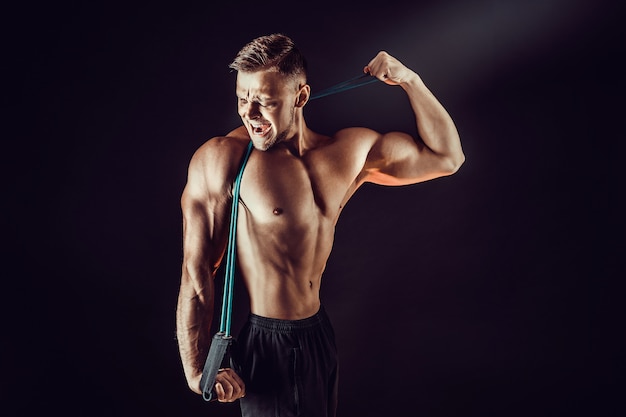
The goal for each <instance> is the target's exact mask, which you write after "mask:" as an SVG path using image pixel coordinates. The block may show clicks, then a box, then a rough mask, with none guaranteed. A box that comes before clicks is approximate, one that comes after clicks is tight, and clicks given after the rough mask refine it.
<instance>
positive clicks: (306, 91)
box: [296, 84, 311, 107]
mask: <svg viewBox="0 0 626 417" xmlns="http://www.w3.org/2000/svg"><path fill="white" fill-rule="evenodd" d="M309 97H311V87H310V86H309V85H308V84H303V85H300V90H299V91H298V95H297V96H296V107H304V105H305V104H306V103H307V101H309Z"/></svg>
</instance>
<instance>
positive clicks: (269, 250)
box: [237, 210, 334, 320]
mask: <svg viewBox="0 0 626 417" xmlns="http://www.w3.org/2000/svg"><path fill="white" fill-rule="evenodd" d="M242 212H243V210H242V211H240V214H241V213H242ZM281 220H283V219H278V220H277V221H276V223H280V222H281ZM324 223H328V224H324ZM289 226H290V227H287V224H286V222H285V225H280V224H270V225H268V224H265V225H260V224H256V223H255V222H254V220H253V219H251V218H250V213H249V212H246V214H244V215H243V216H241V217H240V221H239V222H238V226H237V227H238V229H239V232H238V234H237V243H238V244H237V251H238V262H239V266H240V268H241V275H242V276H243V279H244V281H245V284H246V288H247V290H248V294H249V297H250V309H251V312H252V313H253V314H256V315H259V316H263V317H271V318H277V319H284V320H298V319H303V318H307V317H311V316H312V315H314V314H315V313H317V311H318V310H319V308H320V296H319V292H320V285H321V279H322V272H323V271H324V267H325V266H326V261H327V259H328V256H329V254H330V249H331V247H332V240H333V235H334V225H333V224H332V222H328V221H327V220H326V219H324V218H321V219H320V218H318V219H315V218H312V219H310V220H309V222H308V224H300V225H298V226H295V225H293V224H290V225H289Z"/></svg>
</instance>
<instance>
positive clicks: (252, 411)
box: [232, 308, 338, 417]
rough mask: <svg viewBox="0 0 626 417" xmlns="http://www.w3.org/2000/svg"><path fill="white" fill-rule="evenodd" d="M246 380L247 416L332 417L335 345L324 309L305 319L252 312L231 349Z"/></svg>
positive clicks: (243, 407) (243, 405)
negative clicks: (272, 317) (286, 318)
mask: <svg viewBox="0 0 626 417" xmlns="http://www.w3.org/2000/svg"><path fill="white" fill-rule="evenodd" d="M232 361H233V368H234V369H235V370H236V371H237V373H238V374H239V375H240V376H241V377H242V379H243V380H244V382H245V383H246V396H245V397H244V398H242V399H241V400H240V404H241V414H242V416H244V417H248V416H249V417H265V416H267V417H291V416H306V417H334V416H335V413H336V409H337V383H338V373H337V371H338V368H337V348H336V345H335V334H334V331H333V328H332V326H331V323H330V321H329V319H328V317H327V315H326V313H325V311H324V309H323V308H320V310H319V312H318V313H317V314H315V315H314V316H312V317H309V318H306V319H302V320H277V319H270V318H266V317H260V316H257V315H254V314H251V315H250V317H249V319H248V322H247V323H246V324H245V325H244V327H243V328H242V330H241V332H240V334H239V337H238V338H237V342H236V344H235V345H234V346H233V351H232Z"/></svg>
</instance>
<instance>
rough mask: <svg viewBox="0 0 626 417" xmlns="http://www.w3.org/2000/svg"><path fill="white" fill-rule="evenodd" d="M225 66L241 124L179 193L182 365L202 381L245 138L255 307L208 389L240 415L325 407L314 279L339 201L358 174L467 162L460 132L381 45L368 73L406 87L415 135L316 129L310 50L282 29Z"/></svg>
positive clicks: (242, 216) (246, 240) (201, 152)
mask: <svg viewBox="0 0 626 417" xmlns="http://www.w3.org/2000/svg"><path fill="white" fill-rule="evenodd" d="M230 67H231V68H232V69H234V70H236V71H237V83H236V94H237V99H238V112H239V115H240V116H241V120H242V121H243V126H241V127H239V128H237V129H235V130H234V131H232V132H230V133H229V134H228V135H226V136H222V137H215V138H213V139H211V140H209V141H207V142H206V143H204V144H203V145H202V146H201V147H200V148H199V149H198V150H197V151H196V152H195V154H194V155H193V157H192V159H191V161H190V164H189V171H188V182H187V185H186V187H185V189H184V192H183V195H182V199H181V204H182V212H183V225H184V227H183V246H184V248H183V251H184V259H183V266H182V279H181V286H180V294H179V299H178V308H177V337H178V341H179V347H180V355H181V359H182V363H183V368H184V372H185V376H186V378H187V382H188V384H189V387H190V388H191V389H192V390H193V391H194V392H196V393H200V392H201V390H200V378H201V373H202V369H203V365H204V360H205V358H206V355H207V352H208V346H209V344H210V340H211V334H210V328H211V323H212V320H213V308H214V294H215V291H214V277H215V273H216V271H217V269H218V267H219V265H220V262H221V261H222V258H223V255H224V252H225V248H226V244H227V236H228V225H229V216H230V207H231V202H232V184H233V180H234V178H235V176H236V173H237V170H238V167H239V164H240V161H241V159H242V157H243V154H244V152H245V149H246V146H247V145H248V143H249V141H252V143H253V145H254V149H253V150H252V153H251V155H250V158H249V161H248V163H247V166H246V168H245V171H244V174H243V178H242V182H241V194H240V201H239V204H240V210H239V219H238V223H237V257H238V268H239V273H240V274H241V276H242V278H243V280H244V282H245V285H246V288H247V290H248V293H249V296H250V318H249V320H248V322H247V323H246V324H245V325H244V327H243V329H242V330H241V332H240V334H239V336H238V338H237V344H236V347H235V348H233V353H232V355H233V359H232V362H233V368H234V369H231V368H227V369H224V370H221V371H220V372H219V373H218V375H217V377H216V383H215V391H216V393H217V397H218V400H219V401H222V402H230V401H235V400H237V399H239V398H241V403H240V404H241V409H242V415H244V416H246V415H250V416H255V417H259V416H265V415H268V416H270V415H271V416H275V415H281V416H282V415H300V414H301V415H307V416H333V415H335V410H336V392H337V390H336V387H337V358H336V351H335V341H334V334H333V330H332V327H331V325H330V322H329V320H328V318H327V316H326V314H325V312H324V309H323V306H322V305H321V303H320V297H319V292H320V285H321V279H322V273H323V271H324V268H325V266H326V262H327V260H328V257H329V255H330V252H331V249H332V246H333V238H334V233H335V225H336V223H337V220H338V218H339V214H340V213H341V210H342V208H343V207H344V205H345V204H346V202H347V201H348V200H349V199H350V197H351V196H352V195H353V194H354V193H355V191H356V190H357V189H358V188H359V187H360V186H361V185H362V184H364V183H365V182H371V183H376V184H382V185H390V186H393V185H406V184H415V183H418V182H421V181H426V180H430V179H433V178H437V177H441V176H445V175H451V174H453V173H454V172H456V171H457V169H458V168H459V167H460V165H461V164H462V163H463V162H464V155H463V151H462V149H461V143H460V140H459V135H458V132H457V130H456V127H455V125H454V123H453V121H452V119H451V117H450V116H449V114H448V113H447V111H446V110H445V109H444V108H443V106H442V105H441V104H440V103H439V101H438V100H437V99H436V98H435V97H434V96H433V94H432V93H431V92H430V91H429V90H428V88H427V87H426V86H425V85H424V83H423V82H422V80H421V78H420V77H419V76H418V75H417V74H416V73H415V72H414V71H412V70H411V69H409V68H407V67H406V66H404V65H403V64H402V63H401V62H399V61H398V60H397V59H395V58H394V57H392V56H390V55H389V54H387V53H385V52H380V53H378V54H377V55H376V56H375V57H374V58H373V59H372V60H371V61H370V62H369V63H368V65H367V66H365V68H364V72H366V73H369V74H370V75H371V76H373V77H376V78H378V79H379V80H381V81H383V82H384V83H386V84H388V85H392V86H400V87H401V88H402V89H403V90H404V91H405V92H406V94H407V96H408V98H409V100H410V104H411V107H412V109H413V111H414V113H415V118H416V121H417V130H418V134H419V137H417V138H414V137H411V135H409V134H406V133H400V132H389V133H379V132H376V131H374V130H371V129H367V128H363V127H350V128H346V129H342V130H340V131H338V132H337V133H335V134H334V135H333V136H330V137H329V136H324V135H322V134H319V133H316V132H314V131H312V130H310V129H309V128H308V127H307V124H306V122H305V120H304V115H303V109H304V106H305V105H306V103H307V101H308V100H309V98H310V94H311V90H310V87H309V85H307V83H306V64H305V60H304V58H303V57H302V55H301V54H300V52H299V51H298V49H297V48H296V46H295V45H294V44H293V42H292V41H291V39H289V38H288V37H286V36H283V35H280V34H274V35H269V36H263V37H260V38H257V39H255V40H253V41H252V42H250V43H249V44H248V45H246V46H244V48H242V50H241V51H240V52H239V54H238V55H237V57H236V58H235V60H234V62H233V63H232V64H231V66H230ZM299 413H300V414H299Z"/></svg>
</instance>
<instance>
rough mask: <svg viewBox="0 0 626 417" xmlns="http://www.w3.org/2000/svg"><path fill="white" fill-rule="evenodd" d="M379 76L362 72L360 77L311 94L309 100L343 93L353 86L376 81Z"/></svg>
mask: <svg viewBox="0 0 626 417" xmlns="http://www.w3.org/2000/svg"><path fill="white" fill-rule="evenodd" d="M376 81H378V78H376V77H373V76H371V75H370V74H369V73H366V74H361V75H359V76H358V77H354V78H350V79H349V80H346V81H343V82H341V83H339V84H335V85H333V86H332V87H328V88H326V89H324V90H321V91H318V92H317V93H314V94H312V95H311V98H310V99H309V100H315V99H318V98H322V97H326V96H330V95H331V94H337V93H341V92H343V91H347V90H351V89H353V88H357V87H361V86H364V85H367V84H371V83H375V82H376Z"/></svg>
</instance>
